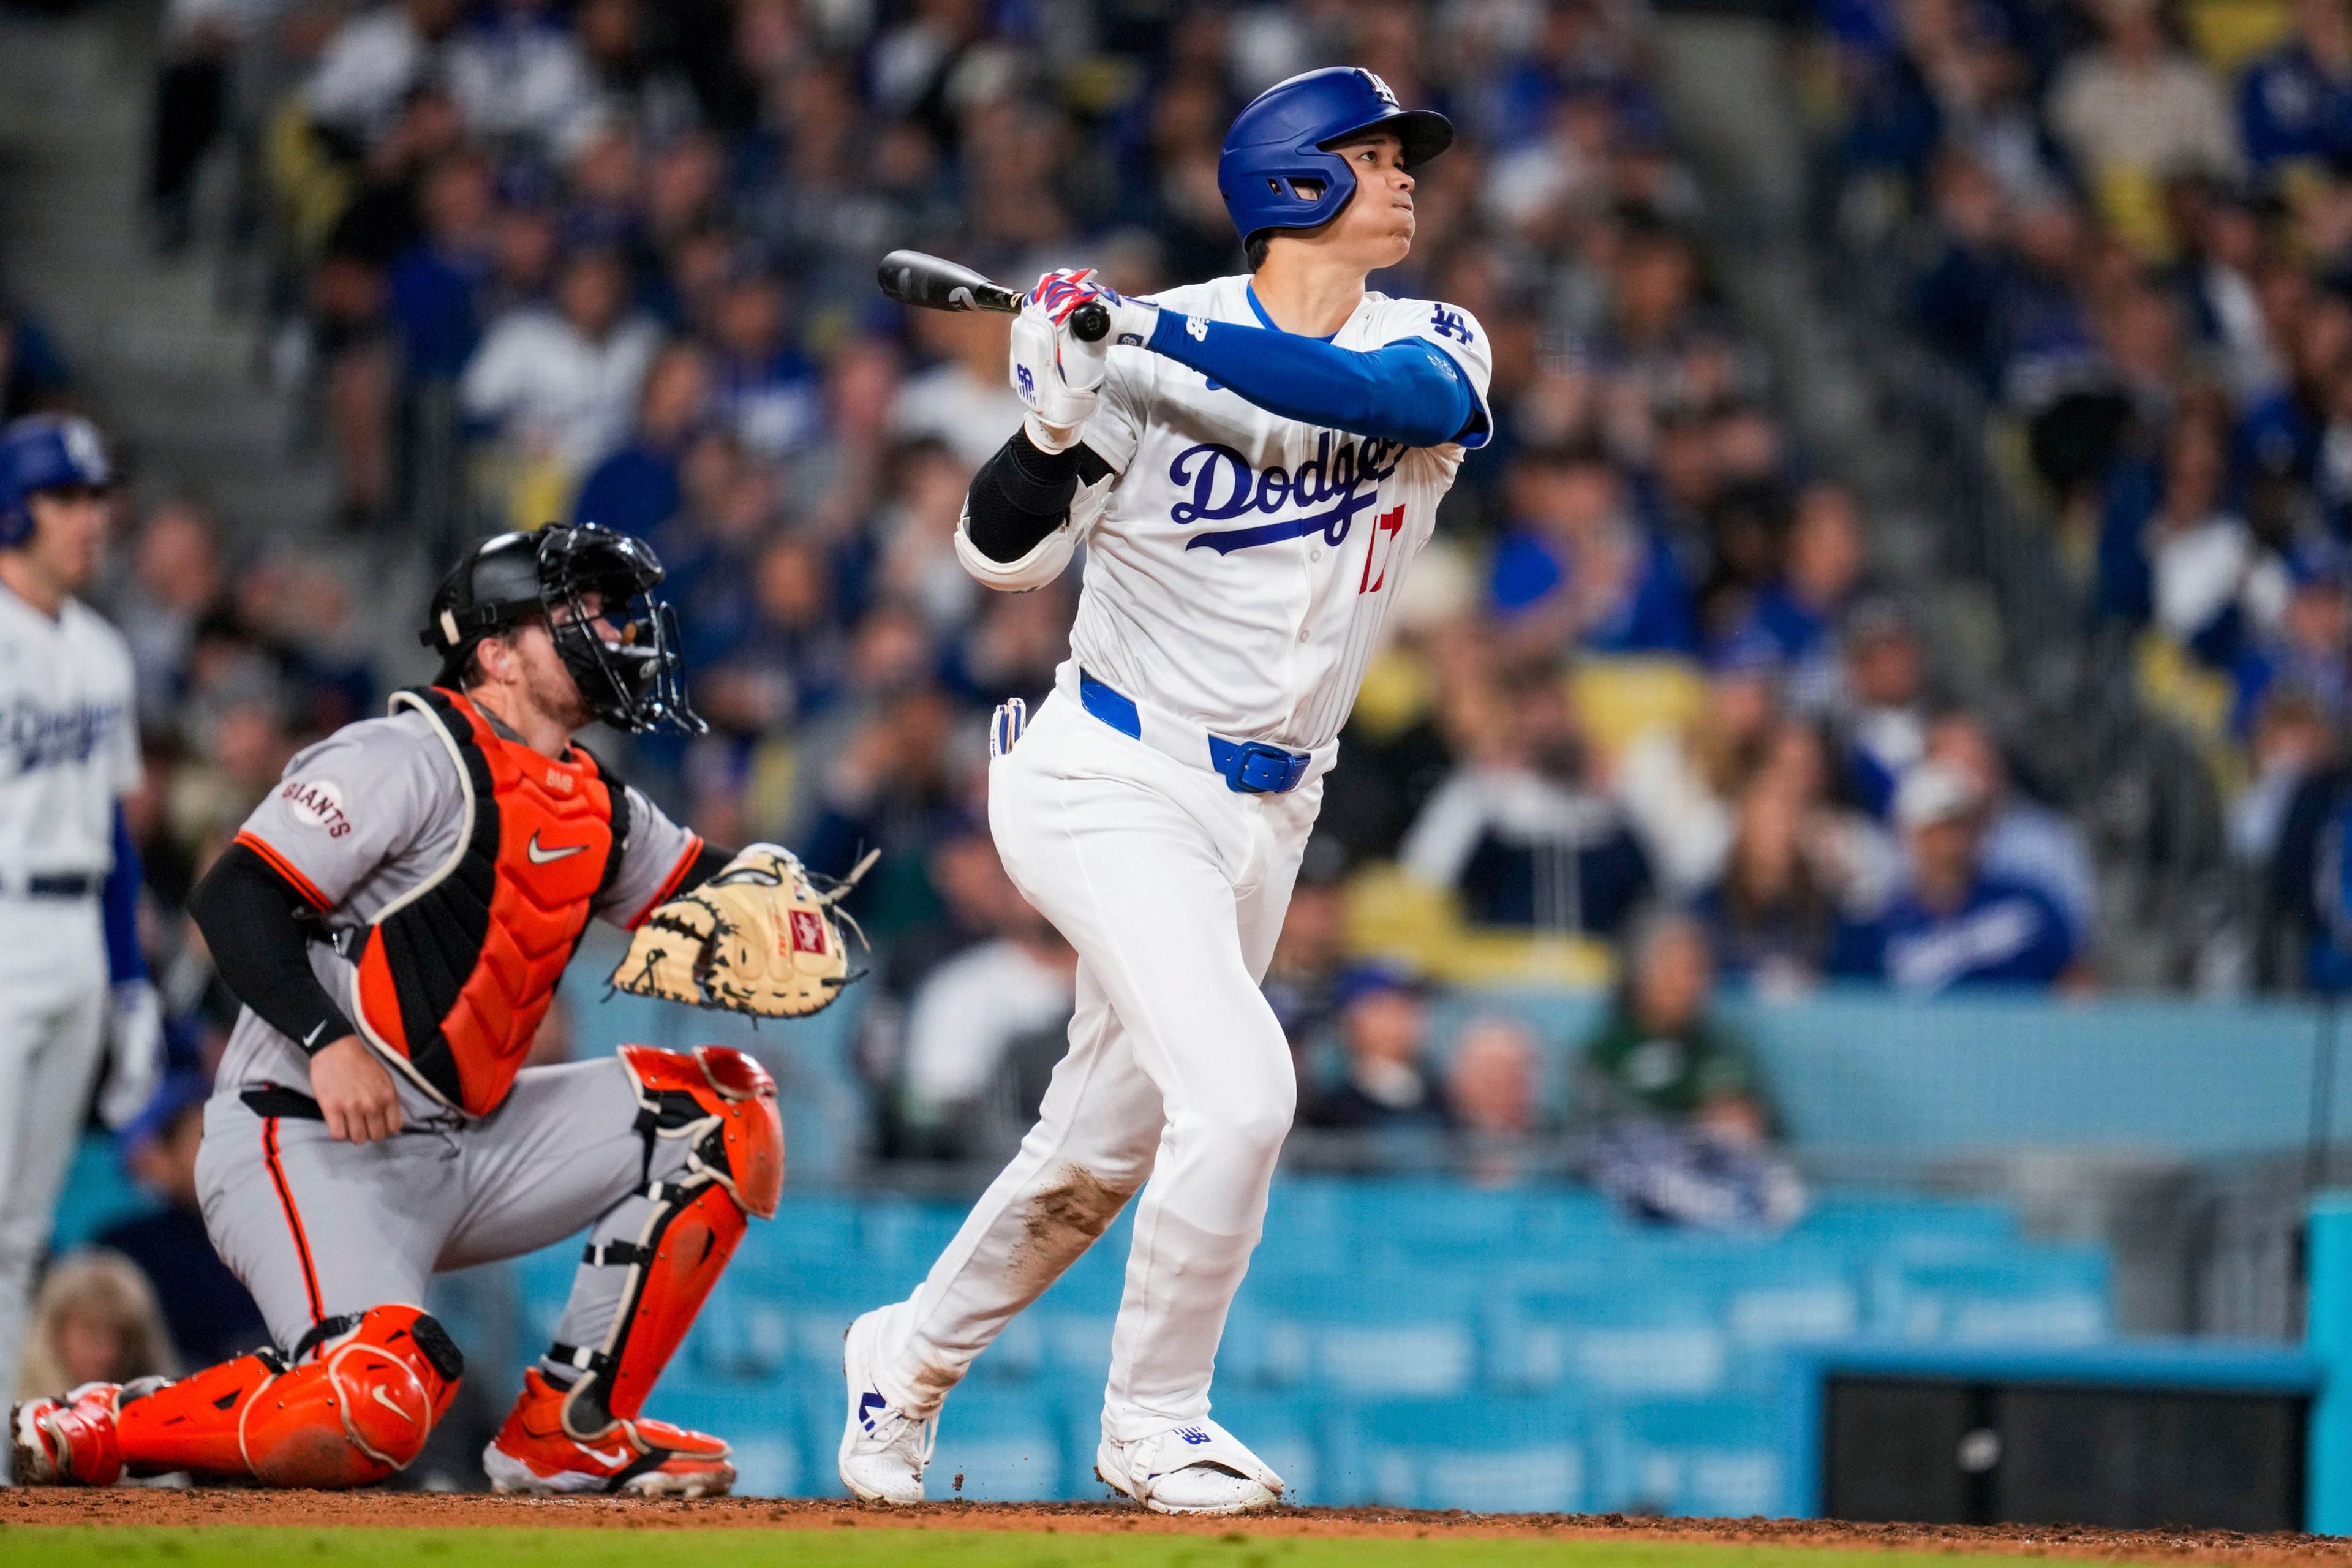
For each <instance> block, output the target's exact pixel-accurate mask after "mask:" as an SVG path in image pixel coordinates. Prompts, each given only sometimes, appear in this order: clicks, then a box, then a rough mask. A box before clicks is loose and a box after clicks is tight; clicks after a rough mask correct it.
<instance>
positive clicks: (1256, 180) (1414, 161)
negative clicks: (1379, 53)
mask: <svg viewBox="0 0 2352 1568" xmlns="http://www.w3.org/2000/svg"><path fill="white" fill-rule="evenodd" d="M1375 129H1378V130H1381V131H1388V132H1394V133H1395V135H1396V137H1397V140H1399V141H1400V142H1403V143H1404V166H1405V167H1406V168H1408V169H1411V168H1416V167H1418V166H1419V165H1421V164H1423V163H1427V162H1429V160H1431V159H1432V158H1434V157H1436V156H1437V155H1438V154H1439V153H1443V152H1444V151H1445V149H1446V148H1448V147H1450V146H1452V145H1453V143H1454V123H1453V121H1449V120H1447V119H1446V118H1445V116H1444V115H1443V114H1440V113H1438V112H1437V111H1436V110H1430V109H1406V108H1404V107H1403V106H1402V105H1401V104H1399V103H1398V102H1397V100H1396V94H1395V93H1393V92H1391V91H1390V90H1389V84H1388V83H1386V82H1384V81H1382V80H1381V79H1380V78H1379V77H1377V76H1374V75H1373V74H1372V73H1371V72H1370V71H1368V70H1365V69H1363V68H1360V67H1358V66H1330V67H1328V68H1325V69H1322V70H1312V71H1307V72H1304V73H1303V74H1301V75H1298V76H1295V77H1292V78H1290V79H1288V80H1287V81H1278V82H1276V83H1275V84H1274V85H1273V86H1272V87H1270V88H1267V89H1265V91H1264V92H1262V93H1259V94H1258V95H1257V96H1256V97H1255V98H1254V99H1252V100H1250V103H1249V107H1248V108H1246V109H1244V110H1242V111H1241V113H1240V114H1238V115H1236V116H1235V117H1234V124H1233V129H1232V130H1230V131H1228V132H1225V145H1224V150H1223V152H1222V153H1219V154H1218V156H1217V189H1218V191H1219V192H1220V193H1222V194H1223V196H1224V198H1225V210H1226V211H1227V212H1229V213H1231V214H1233V217H1234V227H1235V228H1237V229H1239V230H1241V231H1242V237H1243V238H1244V239H1247V238H1248V237H1250V236H1252V235H1254V234H1256V233H1257V232H1258V231H1259V230H1261V229H1268V228H1313V227H1315V226H1318V225H1319V224H1326V223H1328V222H1330V221H1331V220H1332V219H1333V218H1335V217H1338V216H1339V209H1341V208H1342V207H1344V206H1346V205H1348V198H1349V197H1350V196H1352V195H1355V194H1356V177H1355V175H1354V174H1351V173H1349V169H1348V161H1347V160H1346V159H1344V158H1342V157H1339V155H1338V154H1337V153H1327V152H1325V151H1324V150H1323V149H1324V147H1325V145H1326V144H1327V143H1328V142H1337V141H1338V140H1339V138H1341V137H1342V136H1348V135H1352V134H1354V133H1355V132H1359V131H1370V130H1375Z"/></svg>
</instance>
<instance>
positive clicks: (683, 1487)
mask: <svg viewBox="0 0 2352 1568" xmlns="http://www.w3.org/2000/svg"><path fill="white" fill-rule="evenodd" d="M564 1392H565V1391H564V1390H562V1389H561V1388H558V1387H556V1386H555V1385H554V1384H551V1383H550V1382H548V1381H547V1379H546V1377H545V1376H543V1375H542V1374H541V1373H540V1371H539V1369H538V1368H537V1367H533V1368H532V1369H531V1370H530V1371H529V1372H527V1373H523V1376H522V1397H521V1398H520V1399H518V1400H516V1401H515V1407H514V1409H513V1410H512V1411H511V1412H509V1415H507V1424H506V1425H505V1426H501V1427H499V1435H498V1436H496V1437H494V1438H492V1439H491V1440H490V1446H489V1447H488V1448H486V1449H484V1450H483V1451H482V1468H483V1469H485V1470H486V1471H488V1473H489V1478H490V1484H491V1485H492V1486H493V1487H496V1488H497V1489H499V1491H502V1492H527V1493H533V1494H538V1495H542V1496H546V1495H553V1494H558V1493H564V1492H633V1493H635V1494H638V1495H640V1496H645V1497H688V1498H694V1497H720V1496H723V1495H724V1494H725V1493H726V1491H727V1489H728V1488H730V1487H731V1486H733V1485H734V1484H735V1467H734V1466H733V1465H731V1464H729V1463H728V1462H727V1456H728V1454H729V1452H730V1450H729V1448H728V1447H727V1445H726V1444H725V1443H723V1442H721V1441H720V1440H719V1438H716V1437H713V1436H709V1434H707V1433H703V1432H689V1431H688V1430H687V1429H686V1428H685V1427H683V1426H671V1425H670V1424H669V1423H668V1422H667V1421H649V1420H646V1418H644V1417H643V1416H640V1417H638V1418H637V1419H635V1420H633V1421H623V1420H615V1421H614V1422H613V1424H612V1425H611V1426H607V1427H605V1428H604V1431H603V1432H601V1433H599V1434H597V1435H596V1436H593V1437H587V1438H582V1437H575V1436H572V1434H571V1433H570V1432H568V1431H566V1430H565V1429H564V1426H563V1396H564Z"/></svg>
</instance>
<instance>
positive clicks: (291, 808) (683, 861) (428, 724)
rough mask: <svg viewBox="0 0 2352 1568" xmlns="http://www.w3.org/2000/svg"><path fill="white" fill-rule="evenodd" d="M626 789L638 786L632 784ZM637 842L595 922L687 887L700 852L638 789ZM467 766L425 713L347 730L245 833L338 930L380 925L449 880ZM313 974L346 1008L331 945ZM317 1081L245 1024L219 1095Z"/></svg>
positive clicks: (290, 780) (422, 1106) (623, 915)
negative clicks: (386, 915) (406, 901)
mask: <svg viewBox="0 0 2352 1568" xmlns="http://www.w3.org/2000/svg"><path fill="white" fill-rule="evenodd" d="M624 787H626V786H624ZM628 793H629V811H628V838H627V840H626V842H625V844H624V845H623V846H622V849H621V866H620V869H619V872H618V874H617V875H616V876H614V879H613V882H612V885H611V886H610V887H609V888H608V889H606V890H605V891H604V894H603V895H602V896H601V897H600V898H599V899H598V900H597V901H596V903H595V905H594V906H593V911H594V913H595V914H596V915H597V916H598V917H600V918H602V919H604V920H607V921H612V922H614V924H617V925H621V926H625V927H626V926H634V925H635V924H636V923H637V921H640V920H642V919H643V918H644V917H645V915H646V913H647V912H648V911H649V910H651V909H652V907H653V906H654V905H655V904H656V902H658V901H659V900H660V899H661V897H662V896H663V895H664V894H666V893H667V891H668V890H669V889H672V888H675V887H676V886H677V881H678V879H679V878H680V877H681V876H683V875H684V874H685V871H686V868H688V866H690V865H691V864H692V863H693V861H694V858H695V857H696V856H697V855H698V854H699V853H700V852H701V849H702V841H701V840H700V839H699V838H698V837H695V836H694V835H693V834H692V833H689V832H688V831H687V830H686V829H685V828H683V827H681V826H678V825H677V823H675V822H672V821H671V820H670V819H669V818H668V817H667V816H664V815H662V813H661V812H660V810H659V809H657V808H656V806H655V805H654V804H653V803H652V802H651V801H649V800H647V799H646V797H645V796H644V795H642V794H640V793H638V792H637V791H636V790H635V789H634V788H630V789H629V792H628ZM464 807H465V785H464V781H463V779H462V778H461V776H460V774H459V773H458V763H457V758H456V757H455V756H453V755H452V754H451V752H450V751H449V748H448V746H447V744H446V742H444V741H443V739H442V737H441V734H440V731H438V729H437V728H436V725H435V723H434V721H433V720H432V719H431V718H429V717H427V716H426V715H425V714H423V713H420V712H416V711H415V710H403V711H401V712H397V713H394V714H393V715H392V716H391V717H389V718H384V719H369V720H365V721H362V722H360V723H356V724H351V725H347V726H345V727H344V728H343V729H341V730H339V731H336V732H335V733H334V734H332V735H331V736H329V737H328V738H327V739H326V740H324V741H321V742H319V743H318V744H317V745H315V746H311V747H310V748H308V749H307V750H305V751H303V752H300V753H299V755H297V756H296V757H295V758H294V760H293V761H292V762H291V763H288V764H287V767H286V772H285V774H284V776H283V778H282V779H281V780H280V782H279V784H278V788H277V789H276V790H275V791H274V792H272V794H271V795H270V796H269V798H268V800H265V801H263V802H262V803H261V805H258V806H257V807H255V808H254V812H253V815H252V816H249V817H247V819H246V823H245V826H244V828H243V829H242V830H241V831H240V832H239V833H238V835H237V838H238V841H239V842H241V843H244V844H246V845H247V846H249V847H252V848H253V849H255V850H256V851H257V853H259V854H260V855H261V856H262V857H263V858H265V859H267V860H268V861H269V863H270V864H271V865H272V866H274V867H276V868H277V869H278V871H279V872H280V873H281V874H282V875H284V876H286V877H287V879H289V881H292V882H294V883H295V885H296V886H297V887H298V888H299V889H301V890H302V892H303V894H304V895H305V896H306V897H307V898H309V900H310V902H311V903H312V904H313V905H314V906H315V907H317V908H318V909H319V910H321V911H323V912H322V914H321V915H320V920H321V921H322V923H323V924H324V925H325V926H326V927H327V929H328V930H330V931H352V930H357V929H358V928H360V927H362V926H365V925H367V924H369V923H370V922H372V921H374V920H375V919H376V918H377V917H378V916H380V915H382V914H383V912H384V911H385V910H387V909H388V908H390V907H391V906H392V905H393V904H394V903H396V902H397V901H399V900H401V899H402V898H403V897H404V896H405V895H406V894H408V893H409V892H411V891H413V890H414V889H416V888H418V887H421V886H422V885H424V884H425V882H427V881H429V880H431V879H434V878H435V877H436V876H437V875H438V874H439V873H440V871H441V870H442V868H444V867H446V866H447V865H448V864H449V862H450V859H451V858H452V857H453V855H455V853H456V852H457V849H458V847H459V842H458V840H459V837H460V836H461V835H462V834H463V833H464V831H465V828H466V817H465V809H464ZM310 969H311V972H312V973H314V974H316V975H317V976H318V979H319V983H320V984H321V985H323V986H325V987H326V990H327V994H329V995H330V996H332V997H334V998H336V1000H337V1001H338V1002H343V1003H346V1004H348V999H349V998H350V996H351V994H352V963H351V962H350V961H349V960H348V959H345V958H344V957H343V956H342V955H341V953H339V952H336V951H335V950H334V949H333V948H331V947H330V946H328V945H327V944H326V943H324V942H320V943H317V944H314V945H313V946H312V947H311V949H310ZM394 1077H395V1078H398V1079H401V1085H402V1090H403V1096H404V1100H405V1099H407V1098H408V1097H410V1096H412V1095H414V1096H415V1100H417V1102H418V1103H417V1106H416V1110H417V1111H419V1112H422V1113H424V1114H427V1115H430V1114H432V1113H434V1112H435V1111H440V1110H446V1107H442V1106H439V1105H437V1104H436V1103H434V1102H432V1101H431V1100H427V1099H425V1096H424V1095H423V1094H422V1093H421V1091H417V1090H416V1089H415V1087H414V1085H413V1084H411V1083H410V1082H409V1080H408V1079H407V1077H406V1075H405V1074H404V1073H395V1074H394ZM309 1081H310V1064H309V1059H308V1058H306V1057H305V1056H304V1054H303V1052H302V1049H301V1047H299V1045H297V1044H296V1043H295V1042H294V1041H292V1040H289V1039H288V1038H287V1037H285V1036H284V1035H282V1034H280V1033H278V1031H277V1030H276V1029H273V1028H271V1027H270V1026H268V1024H265V1023H263V1022H262V1021H261V1020H260V1019H259V1018H258V1017H257V1016H255V1015H254V1013H253V1011H252V1009H251V1008H247V1009H246V1010H245V1011H244V1012H242V1013H241V1014H239V1015H238V1016H237V1021H236V1029H235V1030H234V1031H232V1032H231V1034H230V1036H229V1042H228V1049H227V1052H226V1055H225V1056H224V1057H223V1058H222V1061H221V1069H220V1075H219V1083H220V1086H221V1092H222V1093H224V1094H231V1095H233V1094H235V1093H236V1092H238V1091H239V1090H240V1089H242V1088H243V1087H245V1086H247V1085H251V1084H255V1083H260V1082H272V1083H278V1084H284V1085H288V1086H289V1087H298V1088H299V1086H301V1085H303V1084H306V1083H308V1082H309Z"/></svg>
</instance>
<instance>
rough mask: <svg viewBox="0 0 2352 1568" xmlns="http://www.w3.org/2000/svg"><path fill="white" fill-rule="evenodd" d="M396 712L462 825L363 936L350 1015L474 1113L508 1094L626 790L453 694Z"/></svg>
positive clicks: (605, 874)
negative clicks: (432, 754)
mask: <svg viewBox="0 0 2352 1568" xmlns="http://www.w3.org/2000/svg"><path fill="white" fill-rule="evenodd" d="M393 706H394V710H398V709H401V708H413V709H415V710H417V711H418V712H420V713H423V714H425V716H426V717H427V718H429V719H430V720H432V721H433V723H434V725H435V726H436V728H437V729H438V730H439V731H440V732H441V739H442V741H443V742H445V743H446V745H447V746H448V748H449V754H450V757H451V759H452V760H453V761H454V762H455V763H457V775H458V780H459V786H460V789H461V791H462V793H463V795H464V797H465V822H464V827H463V831H462V832H461V834H460V835H459V838H458V842H457V848H456V850H455V851H454V852H452V854H451V855H450V857H449V858H448V859H447V860H446V862H445V863H443V864H442V865H441V866H440V867H438V868H436V869H435V871H434V873H433V875H432V876H430V877H429V878H427V879H425V881H424V882H423V883H421V884H419V885H418V886H417V887H415V889H411V890H410V891H409V892H407V893H406V894H404V895H403V896H402V897H401V898H400V899H398V900H395V901H394V903H393V904H392V905H391V906H390V907H389V908H387V909H386V910H384V911H383V913H382V914H381V915H379V916H377V917H376V920H375V921H374V923H373V925H371V926H369V927H368V928H367V932H366V936H365V939H364V941H363V942H362V945H361V947H360V950H359V958H358V972H357V973H356V975H355V977H354V978H353V981H352V992H353V1001H354V1003H355V1004H356V1006H355V1009H354V1013H353V1016H354V1017H355V1018H356V1019H357V1021H358V1023H359V1026H360V1027H361V1028H362V1029H363V1030H365V1031H366V1032H367V1035H368V1037H369V1038H370V1039H371V1040H373V1042H374V1043H375V1044H376V1046H377V1047H379V1048H381V1049H383V1050H384V1051H386V1052H389V1053H390V1054H391V1055H392V1056H394V1057H395V1058H399V1059H400V1060H401V1061H403V1062H404V1063H405V1064H406V1065H407V1067H408V1069H409V1076H410V1077H412V1078H413V1079H415V1080H416V1081H417V1082H419V1083H420V1084H422V1085H423V1086H424V1087H425V1089H429V1090H430V1091H431V1092H432V1093H433V1094H434V1095H435V1097H436V1098H437V1099H439V1100H442V1101H444V1102H445V1103H446V1104H448V1105H451V1106H454V1107H455V1108H457V1110H463V1111H465V1112H467V1114H469V1115H474V1116H480V1115H484V1114H487V1113H488V1112H489V1111H491V1110H496V1109H498V1107H499V1104H500V1103H502V1102H503V1101H504V1100H506V1097H507V1091H508V1090H509V1089H511V1088H512V1087H513V1086H514V1078H515V1074H516V1072H518V1071H519V1070H520V1068H521V1067H522V1059H523V1057H524V1056H525V1054H527V1053H528V1052H529V1051H530V1042H531V1037H532V1036H533V1035H534V1034H535V1033H536V1032H537V1031H538V1028H539V1025H540V1020H541V1018H543V1017H545V1016H547V1007H548V1004H549V1002H550V1001H551V999H552V998H553V996H554V994H555V986H556V982H558V981H559V980H561V979H562V977H563V970H564V966H565V965H566V964H568V963H571V961H572V950H573V949H574V948H575V947H577V946H578V945H579V942H580V934H581V932H582V931H585V930H586V929H587V926H588V913H589V909H590V906H591V905H592V904H593V902H594V900H595V899H596V896H597V895H598V894H599V893H601V892H603V891H604V890H605V889H608V888H610V887H611V886H612V883H613V879H614V876H616V875H617V874H618V873H619V870H620V865H621V851H622V847H623V846H624V845H625V844H626V843H627V841H628V835H629V825H628V810H629V806H628V792H627V791H626V790H625V789H623V788H622V787H621V786H620V784H617V783H615V782H611V781H608V780H606V779H605V777H604V773H603V772H602V770H600V769H599V768H598V767H597V765H596V762H595V759H594V758H593V757H591V756H590V755H589V754H588V753H587V752H584V751H583V750H580V749H579V748H577V747H574V748H573V750H572V755H571V756H570V757H568V758H565V759H564V760H562V761H561V762H558V761H555V760H554V759H552V758H550V757H547V756H545V755H543V754H541V752H534V751H532V750H531V749H530V747H529V746H526V745H524V744H523V743H522V742H520V741H509V740H508V739H506V738H505V737H504V736H502V735H500V734H499V732H498V731H496V730H494V729H492V728H491V727H490V723H489V721H488V719H486V718H485V717H484V716H483V715H482V713H481V711H480V710H478V709H477V708H476V707H475V706H474V705H473V704H472V703H471V702H469V701H467V700H466V699H465V698H464V697H462V696H460V695H458V694H457V693H456V692H453V691H447V690H444V689H440V688H438V687H425V688H423V689H419V690H415V691H403V692H401V693H399V694H398V695H397V696H395V697H394V699H393Z"/></svg>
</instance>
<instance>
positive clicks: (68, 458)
mask: <svg viewBox="0 0 2352 1568" xmlns="http://www.w3.org/2000/svg"><path fill="white" fill-rule="evenodd" d="M113 482H114V468H113V466H112V465H111V464H110V463H109V462H108V461H107V460H106V446H105V443H103V442H101V441H100V439H99V438H98V427H97V426H94V425H92V424H91V423H90V422H89V420H87V419H82V418H79V417H77V416H73V415H69V414H67V415H58V414H36V415H34V416H31V417H30V418H26V419H19V420H16V421H15V422H14V423H12V424H10V425H7V426H0V549H11V548H14V547H15V546H16V545H19V544H22V543H24V542H25V541H26V540H28V539H30V538H32V537H33V509H32V506H31V504H30V502H31V500H32V498H33V495H34V494H35V492H37V491H39V490H58V489H78V488H87V489H100V488H102V487H104V486H107V485H110V484H112V483H113Z"/></svg>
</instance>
